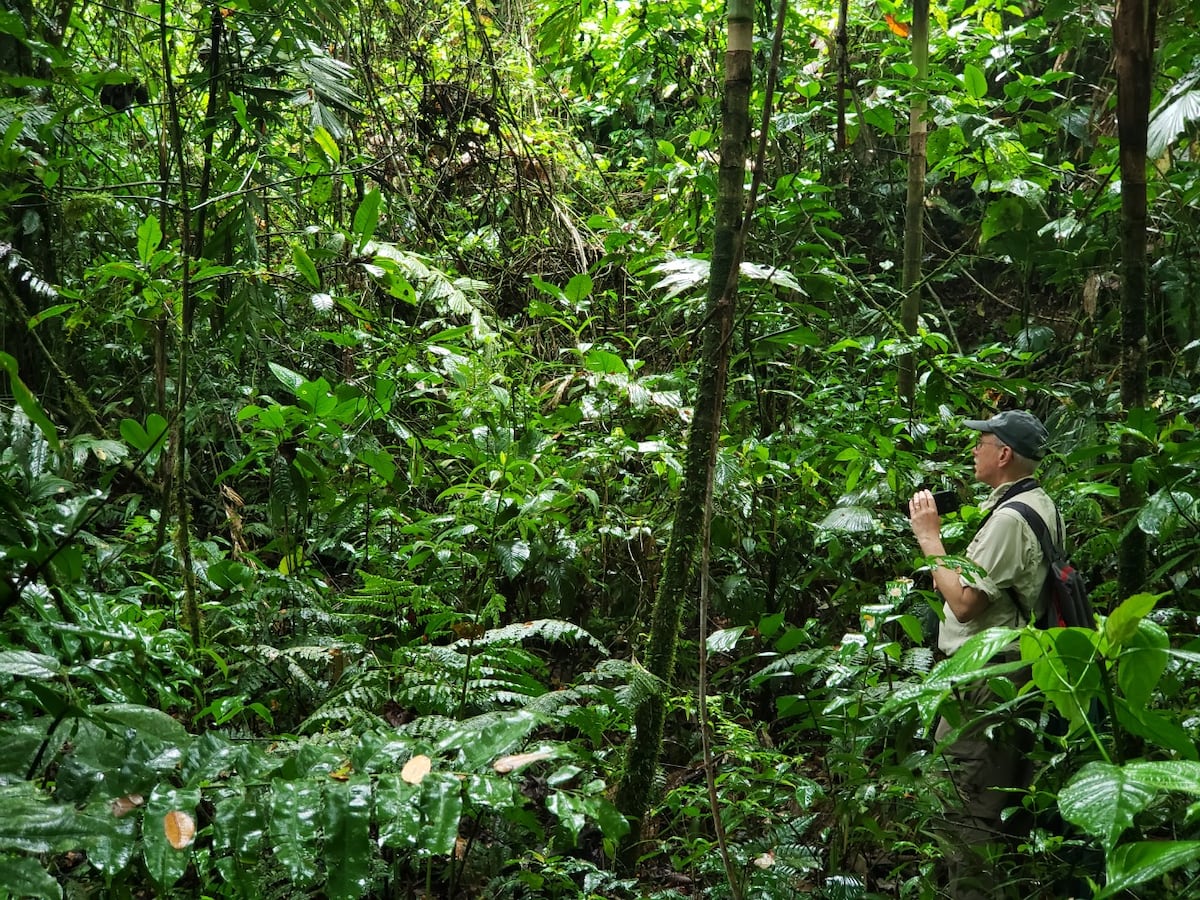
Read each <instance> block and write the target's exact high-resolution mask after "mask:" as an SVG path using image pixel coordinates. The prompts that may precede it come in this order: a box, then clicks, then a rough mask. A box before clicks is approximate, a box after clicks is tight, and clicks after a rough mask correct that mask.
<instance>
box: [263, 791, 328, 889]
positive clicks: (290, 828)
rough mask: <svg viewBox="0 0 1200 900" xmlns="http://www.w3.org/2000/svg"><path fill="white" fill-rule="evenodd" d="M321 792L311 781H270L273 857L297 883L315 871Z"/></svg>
mask: <svg viewBox="0 0 1200 900" xmlns="http://www.w3.org/2000/svg"><path fill="white" fill-rule="evenodd" d="M323 801H324V794H323V792H322V791H321V785H320V784H317V783H314V782H311V781H284V780H282V779H276V780H275V781H273V782H272V783H271V828H270V831H271V840H272V842H273V846H274V853H275V859H276V860H278V862H279V863H280V865H282V866H283V868H284V871H285V872H287V874H288V878H290V879H291V881H292V882H293V883H295V884H297V885H305V884H309V883H311V882H312V880H313V877H314V876H315V875H316V874H317V864H316V854H317V832H318V823H319V822H320V816H321V807H322V805H323Z"/></svg>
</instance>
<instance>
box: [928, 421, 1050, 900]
mask: <svg viewBox="0 0 1200 900" xmlns="http://www.w3.org/2000/svg"><path fill="white" fill-rule="evenodd" d="M964 424H965V425H966V426H967V427H968V428H971V429H974V430H975V431H978V432H980V435H979V439H978V441H977V442H976V444H975V448H974V450H973V453H974V456H975V478H976V479H977V480H978V481H981V482H983V483H984V484H986V485H987V486H988V487H990V488H991V489H992V492H991V494H990V495H989V496H988V498H987V499H986V500H985V501H984V502H983V504H982V508H983V509H984V510H985V511H986V512H987V518H986V519H985V520H984V523H983V525H982V526H980V528H979V531H978V532H977V533H976V535H975V538H974V540H972V541H971V544H970V546H968V547H967V551H966V553H965V554H964V556H965V558H966V559H967V560H968V561H969V562H970V566H965V567H964V568H963V569H961V570H960V569H955V568H950V567H948V566H946V565H942V564H940V563H939V562H938V561H939V560H940V559H941V558H942V557H944V556H945V555H946V548H945V546H944V545H943V544H942V535H941V518H940V517H939V516H938V513H937V509H936V507H935V505H934V500H933V495H932V494H931V493H930V492H929V491H918V492H917V493H916V494H914V495H913V497H912V499H911V500H910V501H909V518H910V521H911V524H912V530H913V534H914V535H915V536H916V538H917V543H919V544H920V546H921V553H922V554H923V555H924V556H925V557H927V558H928V559H930V560H931V561H932V562H933V563H934V569H933V584H934V587H935V588H936V589H937V592H938V593H939V594H940V595H941V597H942V599H943V600H944V601H945V603H944V607H943V611H944V614H945V617H944V621H943V622H942V623H941V626H940V628H939V630H938V647H939V648H940V649H941V650H942V652H943V653H946V654H947V655H952V654H953V653H954V652H955V651H956V650H958V648H959V647H961V646H962V645H963V643H964V642H965V641H966V640H967V638H969V637H971V636H972V635H974V634H978V633H979V632H981V631H984V630H985V629H988V628H992V627H997V626H999V627H1020V626H1022V625H1025V624H1026V623H1027V622H1029V621H1030V620H1031V619H1036V617H1037V615H1038V614H1039V612H1040V611H1041V609H1042V607H1043V605H1044V603H1045V598H1044V597H1043V593H1042V591H1043V588H1044V586H1045V584H1046V574H1047V571H1048V567H1049V564H1048V562H1047V561H1046V559H1045V557H1044V556H1043V554H1042V550H1041V546H1040V545H1039V543H1038V539H1037V536H1036V535H1035V534H1034V533H1033V530H1032V529H1031V528H1030V527H1029V524H1028V523H1027V522H1026V521H1025V520H1024V519H1023V518H1022V517H1021V514H1020V513H1018V512H1017V511H1015V510H1013V509H1011V508H1006V507H1005V506H1004V501H1005V500H1008V499H1017V497H1018V495H1019V497H1020V500H1021V501H1022V502H1023V503H1026V504H1028V505H1029V506H1030V507H1032V509H1033V510H1034V511H1035V512H1036V513H1037V514H1038V516H1040V517H1041V519H1042V520H1043V521H1044V522H1046V523H1047V527H1048V528H1049V529H1050V533H1051V534H1052V535H1054V534H1057V536H1058V540H1059V541H1060V542H1061V541H1062V534H1061V530H1062V524H1061V522H1062V520H1061V519H1060V518H1059V516H1058V511H1057V510H1056V509H1055V507H1054V503H1053V501H1051V499H1050V497H1049V496H1047V494H1046V492H1045V491H1043V490H1042V489H1041V488H1040V487H1037V486H1036V482H1034V481H1033V480H1032V476H1033V473H1034V471H1035V470H1036V469H1037V465H1038V462H1039V461H1040V460H1041V459H1042V458H1043V457H1044V456H1045V455H1046V445H1047V443H1048V441H1049V435H1048V434H1047V433H1046V428H1045V426H1044V425H1042V423H1041V422H1040V421H1039V420H1038V419H1037V417H1036V416H1033V415H1031V414H1030V413H1028V412H1025V411H1023V410H1014V411H1009V412H1002V413H999V414H998V415H995V416H993V417H992V418H990V419H987V420H977V419H973V420H970V421H967V422H966V423H964ZM1018 675H1019V677H1017V679H1016V680H1018V681H1023V680H1027V679H1028V670H1025V671H1024V673H1023V674H1022V673H1018ZM991 696H992V695H991V691H990V690H989V688H988V687H987V685H986V684H982V685H979V686H978V687H976V688H975V689H973V690H971V691H969V692H968V693H967V695H966V697H965V698H964V699H965V705H966V707H967V708H966V709H964V711H963V713H964V721H966V722H969V721H970V720H971V719H972V718H973V717H974V716H975V715H976V713H975V710H978V709H979V708H981V707H984V706H986V705H987V702H988V700H989V698H990V697H991ZM952 730H953V728H952V726H951V725H950V723H949V722H948V721H947V720H946V719H945V718H943V719H941V721H939V722H938V728H937V733H936V736H937V739H938V741H939V742H941V741H942V740H943V739H944V738H945V737H946V736H947V735H948V734H949V733H950V732H951V731H952ZM1031 746H1032V735H1031V734H1030V733H1029V732H1028V731H1025V730H1016V729H1013V728H1011V727H1005V726H1003V725H999V726H997V725H996V724H995V723H989V722H975V723H973V724H971V725H969V726H968V727H967V728H965V729H964V731H963V733H962V735H961V736H960V737H958V738H957V739H956V740H955V741H954V742H953V743H952V744H951V745H950V746H949V747H947V748H946V750H945V754H946V757H947V759H948V761H949V763H950V766H951V775H952V777H953V779H954V785H955V787H956V789H957V791H958V794H959V800H960V804H961V805H960V806H959V808H957V809H954V810H951V811H949V812H948V814H947V818H948V820H949V821H950V823H951V831H952V835H951V838H952V840H953V845H952V846H954V847H955V852H954V854H953V855H952V856H951V858H949V859H948V860H947V864H948V867H949V876H950V879H949V882H950V883H949V887H950V893H951V896H953V897H955V898H960V900H961V898H972V900H973V898H977V897H979V898H982V897H995V896H998V894H997V884H998V883H999V882H998V881H996V880H995V879H994V878H993V877H992V876H991V875H989V874H988V873H987V872H986V871H985V867H984V863H983V861H982V858H981V855H980V851H983V850H984V849H985V847H984V845H986V844H987V843H988V842H990V841H993V840H995V839H997V838H999V837H1002V836H1003V835H1004V827H1003V824H1004V823H1003V822H1002V821H1001V813H1002V812H1003V810H1004V809H1005V808H1006V807H1008V806H1014V805H1016V804H1017V803H1018V802H1019V798H1018V797H1017V796H1016V795H1015V794H1014V793H1013V792H1012V790H1006V789H1012V788H1017V789H1020V788H1025V787H1028V785H1029V778H1030V775H1031V771H1030V760H1029V751H1030V749H1031Z"/></svg>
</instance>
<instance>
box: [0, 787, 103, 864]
mask: <svg viewBox="0 0 1200 900" xmlns="http://www.w3.org/2000/svg"><path fill="white" fill-rule="evenodd" d="M84 833H85V830H84V829H83V828H82V827H81V826H80V825H79V822H78V817H77V816H76V813H75V807H73V806H69V805H66V804H59V803H51V802H50V801H49V799H48V798H47V797H46V796H45V795H43V794H41V793H39V792H38V791H36V790H35V789H34V787H33V786H32V785H31V784H29V783H28V782H21V783H19V784H16V785H13V786H11V787H3V788H0V851H5V850H18V851H22V852H25V853H49V852H50V851H51V850H53V849H55V848H58V847H62V846H64V843H65V845H66V846H72V845H73V846H78V841H79V839H80V838H81V837H82V836H83V834H84Z"/></svg>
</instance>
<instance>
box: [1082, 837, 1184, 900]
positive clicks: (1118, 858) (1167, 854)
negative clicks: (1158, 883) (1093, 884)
mask: <svg viewBox="0 0 1200 900" xmlns="http://www.w3.org/2000/svg"><path fill="white" fill-rule="evenodd" d="M1196 859H1200V841H1139V842H1137V843H1135V844H1125V845H1124V846H1121V847H1118V848H1117V849H1116V850H1114V851H1113V852H1112V853H1110V854H1109V856H1108V859H1107V861H1106V865H1105V868H1106V870H1107V875H1108V881H1107V883H1106V884H1105V885H1104V889H1103V890H1101V891H1100V892H1099V893H1098V894H1096V900H1100V898H1102V897H1112V896H1114V895H1116V894H1119V893H1120V892H1121V891H1125V890H1128V889H1129V888H1131V887H1133V886H1134V885H1137V884H1142V883H1143V882H1146V881H1149V880H1150V879H1151V878H1158V877H1160V876H1162V875H1165V874H1167V873H1168V872H1170V871H1172V870H1173V869H1178V868H1179V867H1180V866H1183V865H1186V864H1187V863H1190V862H1192V861H1194V860H1196Z"/></svg>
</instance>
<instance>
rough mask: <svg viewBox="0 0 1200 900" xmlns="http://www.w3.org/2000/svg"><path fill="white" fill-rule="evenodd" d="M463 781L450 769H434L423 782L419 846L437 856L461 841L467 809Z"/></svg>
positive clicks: (450, 849) (446, 854)
mask: <svg viewBox="0 0 1200 900" xmlns="http://www.w3.org/2000/svg"><path fill="white" fill-rule="evenodd" d="M462 795H463V788H462V782H460V781H459V780H458V778H457V777H455V776H454V775H452V774H450V773H448V772H434V773H432V774H430V775H429V776H428V777H427V778H426V779H425V780H424V781H422V782H421V795H420V797H421V799H420V809H421V825H422V828H421V833H420V836H419V844H418V849H419V850H420V851H421V852H422V853H425V854H430V855H433V856H448V855H450V854H451V853H453V852H454V845H455V843H456V841H457V840H458V822H459V819H460V818H462V811H463V797H462Z"/></svg>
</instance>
